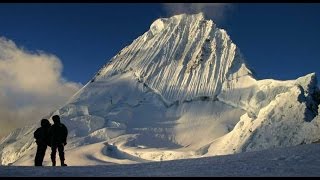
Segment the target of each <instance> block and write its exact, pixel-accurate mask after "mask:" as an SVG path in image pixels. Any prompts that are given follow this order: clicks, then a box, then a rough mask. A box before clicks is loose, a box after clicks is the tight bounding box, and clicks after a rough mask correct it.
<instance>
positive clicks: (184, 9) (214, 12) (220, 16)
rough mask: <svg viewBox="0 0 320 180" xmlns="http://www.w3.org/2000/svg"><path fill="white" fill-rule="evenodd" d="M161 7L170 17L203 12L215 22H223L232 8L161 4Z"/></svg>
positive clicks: (229, 6) (206, 4) (226, 4)
mask: <svg viewBox="0 0 320 180" xmlns="http://www.w3.org/2000/svg"><path fill="white" fill-rule="evenodd" d="M163 5H164V8H165V10H166V11H167V13H168V14H169V15H170V16H172V15H175V14H181V13H188V14H194V13H199V12H203V13H204V14H205V15H206V16H207V17H208V18H210V19H213V20H214V21H215V22H220V21H223V20H224V19H225V17H226V15H227V13H228V11H230V10H232V8H233V5H232V4H230V3H163Z"/></svg>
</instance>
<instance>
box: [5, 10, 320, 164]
mask: <svg viewBox="0 0 320 180" xmlns="http://www.w3.org/2000/svg"><path fill="white" fill-rule="evenodd" d="M270 71H272V69H270ZM319 99H320V93H319V89H318V88H317V80H316V76H315V73H311V74H308V75H306V76H303V77H300V78H297V79H295V80H287V81H279V80H273V79H264V80H257V79H255V78H254V77H253V75H252V73H251V71H250V70H249V69H248V68H247V65H246V63H245V61H244V58H243V56H242V54H241V52H240V50H239V48H238V47H237V46H236V45H235V44H234V43H233V42H232V40H231V39H230V36H229V35H228V34H227V32H226V31H225V30H223V29H220V28H218V27H217V26H216V24H214V23H213V21H211V20H207V19H206V18H205V17H204V15H203V14H202V13H199V14H193V15H188V14H180V15H176V16H173V17H170V18H160V19H157V20H155V21H154V22H153V23H152V24H151V25H150V29H149V30H148V31H147V32H145V33H144V34H142V35H141V36H139V37H138V38H137V39H135V40H134V41H133V42H132V43H131V44H130V45H128V46H126V47H125V48H123V49H122V50H121V51H120V52H119V53H118V54H117V55H115V56H114V57H113V58H111V59H110V60H109V61H108V63H107V64H106V65H104V66H103V67H102V68H101V69H100V70H99V72H98V73H97V74H96V75H95V77H94V78H93V79H92V80H91V81H90V82H88V83H87V84H86V85H85V86H84V87H83V88H82V89H81V90H79V91H78V92H77V93H76V94H75V95H73V96H72V97H71V98H70V100H69V101H68V102H67V103H66V104H65V105H64V106H63V107H61V108H59V109H58V110H56V111H55V112H54V113H52V114H50V115H48V118H49V117H50V116H51V115H55V114H57V115H60V116H61V121H62V122H63V123H64V124H65V125H66V126H67V127H68V129H69V132H70V133H69V136H68V145H67V147H66V151H67V152H68V155H69V157H70V156H72V157H73V159H74V161H73V162H72V163H71V164H75V165H78V164H79V163H81V162H82V163H83V164H86V165H88V163H87V162H90V163H92V162H93V164H97V162H99V163H103V162H106V163H108V162H113V163H133V162H147V161H162V160H171V159H181V158H194V157H203V156H212V155H221V154H232V153H239V152H245V151H252V150H262V149H266V148H273V147H284V146H292V145H298V144H302V143H312V142H315V141H317V140H319V139H320V128H319V127H320V116H319V115H318V109H319V108H320V107H319V104H320V100H319ZM318 107H319V108H318ZM49 119H50V118H49ZM37 127H38V124H35V125H34V126H32V127H26V128H22V129H18V130H16V131H14V132H13V133H11V134H10V135H9V136H8V137H6V138H4V139H3V140H2V141H1V142H0V164H5V165H7V164H9V163H13V162H14V163H15V164H16V165H25V164H33V163H32V162H33V160H32V158H33V156H32V154H34V152H32V150H34V148H35V143H34V141H33V140H34V139H33V132H34V130H35V129H36V128H37ZM96 152H100V153H101V154H99V153H96ZM30 157H32V158H31V159H30ZM30 161H31V163H30ZM67 161H68V160H67ZM68 164H69V163H68Z"/></svg>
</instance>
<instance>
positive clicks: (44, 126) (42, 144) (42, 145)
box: [33, 119, 51, 166]
mask: <svg viewBox="0 0 320 180" xmlns="http://www.w3.org/2000/svg"><path fill="white" fill-rule="evenodd" d="M50 126H51V124H50V122H49V121H48V119H42V120H41V127H39V128H38V129H37V130H36V131H35V132H34V133H33V136H34V138H35V139H36V143H37V145H38V146H37V153H36V157H35V159H34V165H35V166H42V162H43V158H44V156H45V154H46V150H47V145H49V144H50V142H49V141H50V137H49V128H50Z"/></svg>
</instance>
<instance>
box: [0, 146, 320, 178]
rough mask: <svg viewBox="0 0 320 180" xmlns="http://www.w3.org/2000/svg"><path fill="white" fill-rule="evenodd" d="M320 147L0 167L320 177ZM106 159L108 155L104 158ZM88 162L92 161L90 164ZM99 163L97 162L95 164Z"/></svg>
mask: <svg viewBox="0 0 320 180" xmlns="http://www.w3.org/2000/svg"><path fill="white" fill-rule="evenodd" d="M319 151H320V145H319V144H308V145H299V146H295V147H290V148H279V149H271V150H264V151H256V152H247V153H239V154H235V155H224V156H215V157H205V158H198V159H183V160H173V161H163V162H151V163H140V164H116V165H114V164H105V165H98V166H91V165H92V164H90V163H88V164H87V166H74V167H64V168H61V167H27V166H0V176H1V177H205V176H206V177H216V176H219V177H221V176H223V177H240V176H241V177H317V176H320V154H319ZM104 157H105V156H104ZM88 162H89V161H88ZM95 162H96V163H98V161H95Z"/></svg>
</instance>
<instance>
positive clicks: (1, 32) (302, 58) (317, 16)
mask: <svg viewBox="0 0 320 180" xmlns="http://www.w3.org/2000/svg"><path fill="white" fill-rule="evenodd" d="M169 15H171V14H170V13H169V12H168V11H167V10H166V8H165V7H164V5H163V4H153V3H150V4H144V3H121V4H114V3H113V4H111V3H110V4H109V3H103V4H102V3H101V4H99V3H98V4H81V3H80V4H65V3H63V4H0V22H1V25H0V36H3V37H6V38H7V39H10V40H12V41H14V42H15V43H16V44H17V46H19V47H24V48H25V49H27V50H29V51H36V50H42V51H45V52H47V53H50V54H54V55H56V56H57V57H58V58H59V59H60V60H61V62H62V64H63V72H62V76H63V77H64V78H65V79H67V80H69V81H73V82H80V83H82V84H85V83H86V82H88V81H89V80H90V79H91V78H92V77H93V76H94V74H95V73H96V72H97V71H98V70H99V69H100V68H101V67H102V66H103V65H104V64H105V63H106V62H107V61H108V60H109V59H110V58H112V57H113V56H114V55H115V54H117V52H118V51H120V50H121V49H122V48H124V47H125V46H127V45H129V44H130V43H131V42H132V41H133V40H134V39H136V38H137V37H138V36H140V35H142V34H143V33H144V32H145V31H147V30H148V29H149V27H150V24H151V23H152V22H153V21H154V20H155V19H157V18H159V17H168V16H169ZM214 21H215V22H217V24H218V26H219V27H221V28H224V29H226V31H227V32H228V34H229V35H230V36H231V39H232V40H233V41H234V43H235V44H237V45H238V47H240V50H241V51H242V53H243V54H244V57H245V58H246V60H247V64H248V65H249V67H251V68H252V69H254V70H255V72H256V74H257V77H258V78H259V79H264V78H274V79H281V80H285V79H295V78H298V77H299V76H302V75H305V74H308V73H310V72H316V73H317V75H318V76H319V75H320V53H319V52H320V46H319V45H318V43H319V42H320V35H319V32H320V4H303V3H299V4H261V3H258V4H245V3H243V4H233V5H232V8H230V9H229V10H228V11H226V12H224V15H223V18H219V19H217V20H215V19H214Z"/></svg>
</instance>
